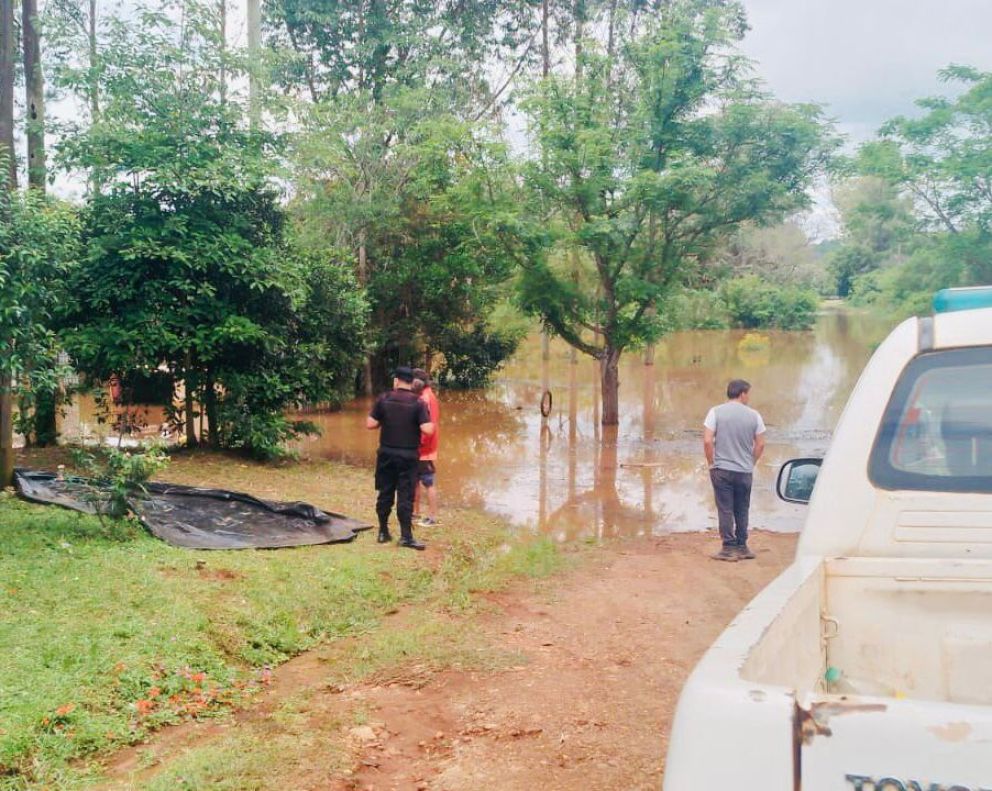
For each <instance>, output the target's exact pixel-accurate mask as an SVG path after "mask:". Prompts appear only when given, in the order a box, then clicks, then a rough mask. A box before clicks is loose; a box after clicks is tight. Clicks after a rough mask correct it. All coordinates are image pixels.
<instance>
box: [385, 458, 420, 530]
mask: <svg viewBox="0 0 992 791" xmlns="http://www.w3.org/2000/svg"><path fill="white" fill-rule="evenodd" d="M375 488H376V491H377V492H378V493H379V495H378V497H376V501H375V512H376V514H377V515H378V517H379V529H380V530H385V529H386V528H387V526H388V525H389V514H390V513H391V512H392V510H393V500H394V499H395V500H396V518H397V519H399V522H400V535H401V536H402V537H403V538H413V526H412V525H413V492H414V490H415V489H416V488H417V452H416V451H414V452H413V457H412V458H407V457H406V456H401V455H398V454H395V453H390V452H389V451H384V450H380V451H379V454H378V456H376V461H375Z"/></svg>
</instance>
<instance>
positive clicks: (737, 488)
mask: <svg viewBox="0 0 992 791" xmlns="http://www.w3.org/2000/svg"><path fill="white" fill-rule="evenodd" d="M753 479H754V476H753V475H752V474H751V473H749V472H734V471H733V470H719V469H716V468H715V467H714V468H713V469H711V470H710V481H711V482H712V483H713V496H714V498H715V499H716V511H717V514H718V515H719V520H720V538H721V539H723V545H724V546H725V547H735V546H736V547H743V546H746V545H747V519H748V510H749V509H750V507H751V481H752V480H753ZM735 523H736V525H737V527H736V530H735V529H734V525H735Z"/></svg>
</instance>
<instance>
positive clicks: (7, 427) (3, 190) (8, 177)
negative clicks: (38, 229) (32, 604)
mask: <svg viewBox="0 0 992 791" xmlns="http://www.w3.org/2000/svg"><path fill="white" fill-rule="evenodd" d="M16 50H17V46H16V44H15V42H14V6H13V0H0V163H2V159H3V158H6V159H7V160H8V161H7V163H6V168H5V170H6V172H5V173H3V174H2V175H0V222H9V221H10V193H11V192H13V190H14V189H16V187H17V161H16V160H15V158H14V59H15V57H16V56H15V52H16ZM4 182H6V183H4ZM13 384H14V383H13V379H12V377H11V374H10V371H9V370H8V369H7V368H6V361H5V360H3V359H0V486H10V485H11V484H12V483H13V482H14V392H13V389H14V388H13Z"/></svg>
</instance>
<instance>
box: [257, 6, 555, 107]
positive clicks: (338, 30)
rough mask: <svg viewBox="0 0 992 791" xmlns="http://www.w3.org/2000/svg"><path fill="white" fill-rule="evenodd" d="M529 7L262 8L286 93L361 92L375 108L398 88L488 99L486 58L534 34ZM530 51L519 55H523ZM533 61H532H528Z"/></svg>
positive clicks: (326, 95) (316, 96) (320, 96)
mask: <svg viewBox="0 0 992 791" xmlns="http://www.w3.org/2000/svg"><path fill="white" fill-rule="evenodd" d="M532 6H533V4H532V3H529V2H522V3H520V2H513V3H508V2H506V0H474V2H471V3H465V2H461V0H432V1H431V2H425V0H344V1H342V0H282V2H279V3H270V4H267V5H266V20H265V21H266V26H267V28H268V32H269V42H270V45H272V46H274V47H276V48H279V49H281V50H282V52H283V53H284V57H283V58H282V59H281V61H280V63H279V64H278V65H277V67H276V69H275V74H274V76H275V78H276V80H277V82H279V83H280V84H281V85H283V86H284V87H285V88H287V89H288V90H292V91H302V90H304V86H305V91H306V94H307V96H308V98H309V99H310V100H311V101H313V102H322V101H326V100H328V99H335V98H340V97H341V96H344V95H346V94H353V93H357V94H365V95H367V96H369V97H370V98H371V99H372V100H373V101H374V102H376V103H379V102H381V101H382V100H383V96H384V94H385V93H386V92H387V91H388V90H389V89H391V88H393V87H395V86H397V85H406V86H410V85H422V86H430V87H435V86H440V85H447V86H449V87H452V86H453V85H457V86H459V88H460V89H461V90H464V91H465V92H466V93H468V92H469V91H471V92H473V93H475V94H476V95H479V96H486V94H487V86H486V77H485V74H484V69H483V68H482V67H481V66H482V64H483V63H485V62H486V61H487V58H491V57H494V56H498V55H500V54H506V53H510V52H512V51H513V49H514V48H515V47H517V46H518V45H520V44H521V43H523V42H524V40H525V38H526V37H528V34H530V41H531V42H532V41H533V38H532V36H533V32H532V31H531V30H528V29H527V26H528V23H529V24H530V25H533V23H534V21H535V17H534V16H533V15H532V14H531V9H532ZM528 52H530V49H528V50H526V51H525V53H524V54H525V55H526V54H527V53H528ZM532 57H533V55H532Z"/></svg>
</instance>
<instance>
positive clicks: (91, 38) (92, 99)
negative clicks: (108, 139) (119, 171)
mask: <svg viewBox="0 0 992 791" xmlns="http://www.w3.org/2000/svg"><path fill="white" fill-rule="evenodd" d="M96 3H97V0H89V17H88V18H87V20H86V21H87V42H86V44H87V55H88V58H89V62H88V65H89V74H88V75H87V87H86V91H87V94H88V96H87V99H88V100H89V104H90V125H95V124H96V123H98V122H99V120H100V75H99V72H98V65H99V64H98V58H99V53H98V50H97V16H96V14H97V8H96ZM100 184H101V178H100V173H99V172H98V170H97V169H96V167H94V168H93V169H92V170H90V175H89V189H90V194H92V195H95V194H96V193H97V192H99V191H100Z"/></svg>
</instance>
